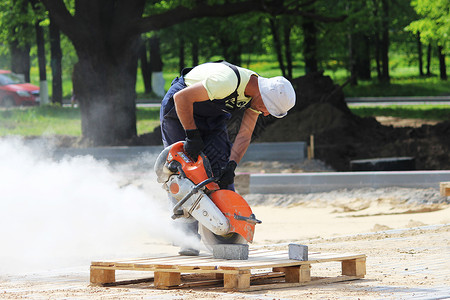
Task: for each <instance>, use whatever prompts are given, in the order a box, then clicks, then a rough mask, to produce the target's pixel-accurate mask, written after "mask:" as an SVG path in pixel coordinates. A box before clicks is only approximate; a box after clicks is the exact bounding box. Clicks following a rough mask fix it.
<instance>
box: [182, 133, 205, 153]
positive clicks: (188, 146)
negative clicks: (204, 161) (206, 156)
mask: <svg viewBox="0 0 450 300" xmlns="http://www.w3.org/2000/svg"><path fill="white" fill-rule="evenodd" d="M204 146H205V145H204V144H203V140H202V137H201V135H200V131H199V130H198V129H189V130H186V143H184V151H186V153H187V154H188V155H189V157H190V158H191V159H192V160H193V161H197V159H198V155H199V154H200V152H202V150H203V147H204Z"/></svg>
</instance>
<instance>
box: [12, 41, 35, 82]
mask: <svg viewBox="0 0 450 300" xmlns="http://www.w3.org/2000/svg"><path fill="white" fill-rule="evenodd" d="M9 51H10V53H11V71H12V72H14V73H16V74H22V75H23V77H24V79H25V81H26V82H30V45H29V44H28V43H27V44H25V45H19V43H18V42H17V41H13V42H11V43H10V44H9Z"/></svg>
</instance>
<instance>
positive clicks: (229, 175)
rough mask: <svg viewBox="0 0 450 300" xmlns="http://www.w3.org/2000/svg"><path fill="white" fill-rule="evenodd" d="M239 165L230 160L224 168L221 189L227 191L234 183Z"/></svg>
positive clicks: (220, 180)
mask: <svg viewBox="0 0 450 300" xmlns="http://www.w3.org/2000/svg"><path fill="white" fill-rule="evenodd" d="M236 167H237V163H236V162H235V161H234V160H230V161H229V162H228V163H227V165H226V166H225V167H224V168H222V172H221V174H220V178H219V181H218V184H219V186H220V188H221V189H226V188H228V186H229V185H230V184H233V183H234V176H235V174H234V170H236Z"/></svg>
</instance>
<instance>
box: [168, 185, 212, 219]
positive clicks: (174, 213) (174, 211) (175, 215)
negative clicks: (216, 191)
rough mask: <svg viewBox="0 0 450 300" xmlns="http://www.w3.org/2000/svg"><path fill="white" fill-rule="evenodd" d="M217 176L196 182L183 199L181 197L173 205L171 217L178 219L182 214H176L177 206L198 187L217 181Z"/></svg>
mask: <svg viewBox="0 0 450 300" xmlns="http://www.w3.org/2000/svg"><path fill="white" fill-rule="evenodd" d="M217 180H218V178H217V177H211V178H208V179H206V180H203V181H202V182H200V183H199V184H197V185H196V186H194V188H193V189H192V190H191V191H190V192H189V193H187V194H186V196H184V197H183V199H181V200H180V201H178V203H177V204H176V205H175V206H174V207H173V215H172V219H174V220H175V219H178V218H179V217H181V216H182V215H180V214H178V213H177V212H178V210H179V208H180V207H181V206H182V205H183V204H184V203H185V202H186V201H187V200H188V199H189V198H190V197H191V196H192V195H194V194H196V193H197V192H198V190H199V189H201V188H202V187H204V186H205V185H207V184H208V183H211V182H215V181H217Z"/></svg>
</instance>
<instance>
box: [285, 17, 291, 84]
mask: <svg viewBox="0 0 450 300" xmlns="http://www.w3.org/2000/svg"><path fill="white" fill-rule="evenodd" d="M291 28H292V27H291V24H289V22H284V26H283V29H284V30H283V33H284V39H283V40H284V57H285V58H286V75H287V78H288V79H292V78H293V75H292V50H291Z"/></svg>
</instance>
